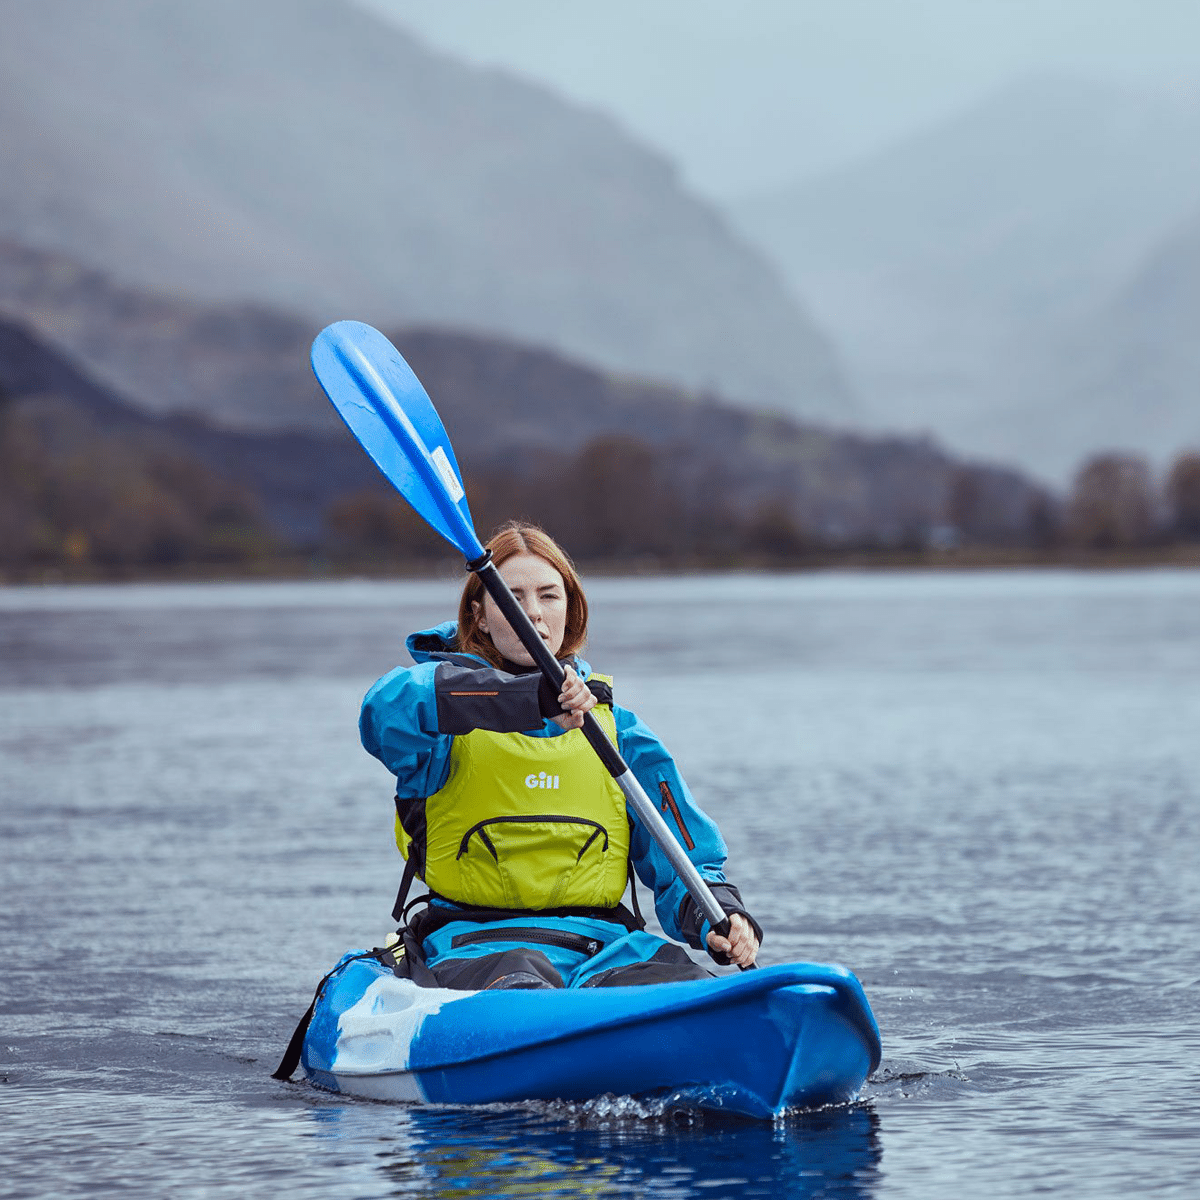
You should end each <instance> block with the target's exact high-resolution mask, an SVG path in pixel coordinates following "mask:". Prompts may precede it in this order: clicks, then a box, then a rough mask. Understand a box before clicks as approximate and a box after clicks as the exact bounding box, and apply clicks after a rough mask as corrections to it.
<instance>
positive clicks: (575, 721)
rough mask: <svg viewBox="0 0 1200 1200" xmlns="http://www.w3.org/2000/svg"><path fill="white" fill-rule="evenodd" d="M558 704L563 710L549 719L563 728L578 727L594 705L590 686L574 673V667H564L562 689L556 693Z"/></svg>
mask: <svg viewBox="0 0 1200 1200" xmlns="http://www.w3.org/2000/svg"><path fill="white" fill-rule="evenodd" d="M558 705H559V707H560V708H561V709H563V710H564V711H563V712H562V713H560V714H559V715H558V716H556V717H552V718H551V720H553V721H554V722H555V724H557V725H560V726H561V727H562V728H563V729H580V728H582V726H583V718H584V716H585V715H586V714H587V713H589V712H591V710H592V709H593V708H595V706H596V697H595V696H594V695H593V694H592V690H591V688H589V687H588V685H587V684H586V683H584V682H583V680H582V679H580V678H579V676H578V675H577V674H576V673H575V668H574V667H567V668H566V678H565V679H564V680H563V685H562V691H560V692H559V693H558Z"/></svg>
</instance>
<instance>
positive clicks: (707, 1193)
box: [313, 1101, 881, 1200]
mask: <svg viewBox="0 0 1200 1200" xmlns="http://www.w3.org/2000/svg"><path fill="white" fill-rule="evenodd" d="M370 1108H371V1110H372V1112H373V1113H374V1114H377V1115H378V1114H380V1112H381V1109H380V1107H379V1106H370ZM634 1112H636V1113H638V1114H640V1115H633V1113H634ZM313 1115H314V1116H315V1117H317V1119H318V1120H319V1121H320V1122H321V1125H322V1127H323V1128H322V1132H323V1133H324V1134H325V1135H326V1136H329V1135H333V1136H335V1137H339V1138H340V1137H342V1136H349V1137H350V1138H352V1139H354V1140H357V1139H358V1138H359V1137H361V1135H362V1134H363V1133H364V1132H365V1130H364V1129H363V1128H362V1126H361V1123H360V1120H359V1118H360V1117H361V1116H362V1115H363V1108H362V1106H359V1105H357V1104H356V1105H350V1106H343V1105H330V1106H327V1107H321V1108H317V1109H315V1110H314V1112H313ZM387 1115H388V1116H389V1117H392V1120H393V1123H391V1125H390V1130H389V1131H388V1132H387V1133H384V1132H383V1131H382V1129H381V1128H380V1126H379V1125H377V1124H375V1123H374V1122H373V1121H372V1122H371V1124H373V1125H375V1127H374V1130H373V1132H374V1136H373V1137H372V1138H371V1140H372V1141H374V1142H375V1143H376V1146H377V1150H376V1154H377V1156H378V1163H377V1166H378V1169H379V1171H380V1172H381V1173H382V1175H383V1177H384V1178H385V1179H386V1181H387V1185H388V1186H387V1188H386V1189H385V1194H391V1195H394V1196H429V1197H434V1196H436V1197H463V1196H539V1197H554V1196H558V1197H588V1198H589V1200H592V1198H595V1200H603V1198H607V1197H613V1198H616V1197H626V1196H630V1195H633V1196H655V1197H672V1198H684V1197H699V1196H704V1197H710V1198H711V1197H722V1196H730V1197H732V1196H737V1197H755V1196H761V1197H786V1198H788V1200H805V1198H808V1197H816V1196H821V1197H839V1198H845V1200H855V1198H859V1200H868V1198H869V1197H871V1196H873V1195H874V1194H875V1189H876V1184H877V1182H878V1180H879V1177H880V1173H879V1160H880V1154H881V1150H880V1144H879V1133H878V1125H879V1118H878V1117H877V1116H876V1114H875V1112H874V1111H873V1110H872V1109H871V1108H870V1107H868V1106H866V1105H856V1106H854V1107H850V1108H839V1109H829V1110H824V1111H821V1112H813V1113H803V1114H797V1115H796V1116H793V1117H791V1118H789V1119H788V1120H787V1121H786V1122H783V1123H780V1124H778V1125H774V1126H772V1125H766V1124H760V1123H749V1122H746V1123H741V1122H738V1123H731V1122H728V1121H726V1122H719V1123H718V1122H715V1121H713V1120H711V1119H702V1118H698V1117H697V1116H696V1115H695V1114H683V1113H673V1112H671V1111H670V1110H668V1109H664V1110H660V1111H659V1112H658V1113H649V1114H648V1113H647V1110H645V1109H642V1108H640V1106H637V1105H632V1106H631V1105H630V1102H628V1101H624V1102H620V1101H618V1102H609V1104H608V1106H607V1107H606V1106H605V1102H603V1101H601V1102H592V1103H591V1104H588V1105H580V1106H567V1105H562V1106H554V1105H550V1106H544V1107H541V1108H535V1109H532V1110H531V1109H528V1108H505V1109H480V1110H471V1111H468V1110H464V1109H445V1108H399V1109H394V1108H391V1107H390V1106H389V1108H388V1110H387Z"/></svg>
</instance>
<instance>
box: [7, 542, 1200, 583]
mask: <svg viewBox="0 0 1200 1200" xmlns="http://www.w3.org/2000/svg"><path fill="white" fill-rule="evenodd" d="M460 565H461V564H460V562H459V560H458V558H457V557H455V556H451V555H447V556H444V557H440V558H428V559H422V560H419V561H407V562H405V561H390V562H366V561H355V562H348V561H347V562H331V561H330V560H328V559H327V558H325V557H323V556H321V555H311V556H305V555H296V556H288V557H281V558H272V559H269V560H265V561H259V562H253V563H241V564H230V563H219V564H218V563H180V564H178V565H175V566H171V567H156V568H153V569H150V568H145V567H129V566H126V567H112V568H107V569H102V568H99V567H96V566H95V565H91V564H89V565H80V566H76V567H62V566H55V567H45V568H37V569H29V570H24V571H7V572H0V587H8V586H29V585H30V584H34V585H37V584H42V585H58V584H64V585H69V584H95V583H214V582H225V581H227V582H237V583H249V582H263V583H267V582H301V581H305V580H312V581H322V580H344V579H377V580H386V579H439V578H441V579H445V578H450V577H455V576H457V574H458V572H459V569H460ZM577 565H578V567H579V569H580V571H581V573H583V574H584V575H588V576H592V577H593V578H596V577H614V576H631V575H635V576H636V575H641V576H663V577H669V576H678V575H693V574H701V573H703V574H722V573H728V574H731V575H734V574H739V573H745V572H763V573H767V574H795V573H804V572H808V571H838V570H847V571H851V570H852V571H894V570H902V571H914V570H916V571H920V570H927V571H972V570H1031V571H1037V570H1048V569H1058V570H1061V569H1064V568H1066V569H1075V570H1080V571H1108V570H1138V569H1147V570H1149V569H1161V568H1163V567H1179V568H1183V569H1196V568H1200V543H1186V544H1177V545H1169V546H1154V547H1142V548H1138V549H1126V550H1080V549H1072V550H1065V549H1058V548H1056V549H1053V550H1031V549H1029V548H1013V549H998V548H995V547H980V548H960V549H926V550H903V549H894V550H861V549H859V550H844V551H833V550H826V551H813V552H811V553H807V554H803V555H797V556H795V557H793V558H787V559H777V558H772V559H768V558H762V557H754V556H749V555H747V556H745V557H741V558H737V559H723V560H719V561H718V560H715V559H695V560H690V561H663V560H658V559H655V558H652V557H646V556H642V557H635V558H629V559H604V560H598V561H588V560H586V559H581V560H578V562H577Z"/></svg>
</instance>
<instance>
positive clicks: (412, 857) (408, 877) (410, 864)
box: [392, 846, 417, 924]
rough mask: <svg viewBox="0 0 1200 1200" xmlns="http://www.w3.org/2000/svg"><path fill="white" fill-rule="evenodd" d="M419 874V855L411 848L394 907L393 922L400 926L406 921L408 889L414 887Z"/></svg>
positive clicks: (405, 861) (405, 862)
mask: <svg viewBox="0 0 1200 1200" xmlns="http://www.w3.org/2000/svg"><path fill="white" fill-rule="evenodd" d="M416 873H417V855H416V852H415V850H414V849H413V848H412V847H411V846H410V847H409V850H408V858H406V859H405V860H404V874H403V875H401V876H400V890H399V891H398V892H397V893H396V903H395V904H393V905H392V920H393V921H395V922H396V923H397V924H399V923H400V922H401V921H403V920H404V902H405V900H407V899H408V889H409V888H410V887H412V881H413V877H414V876H415V875H416Z"/></svg>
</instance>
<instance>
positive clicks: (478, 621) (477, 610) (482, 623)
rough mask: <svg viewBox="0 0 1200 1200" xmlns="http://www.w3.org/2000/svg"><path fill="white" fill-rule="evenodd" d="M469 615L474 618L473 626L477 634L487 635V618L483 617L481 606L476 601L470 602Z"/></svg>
mask: <svg viewBox="0 0 1200 1200" xmlns="http://www.w3.org/2000/svg"><path fill="white" fill-rule="evenodd" d="M471 614H472V615H473V616H474V618H475V625H476V628H477V629H478V630H479V632H480V633H487V631H488V627H487V617H485V616H484V615H483V605H482V604H480V603H479V601H478V600H472V601H471Z"/></svg>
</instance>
